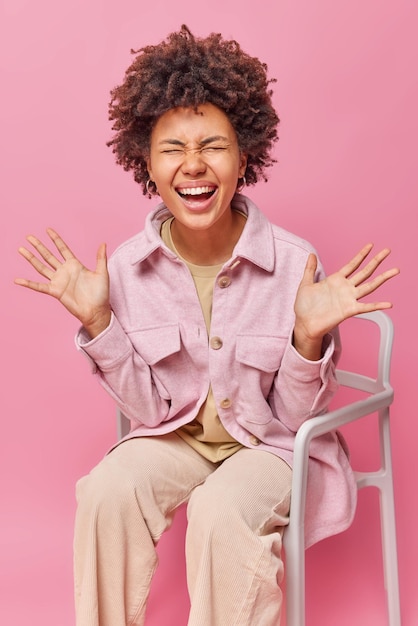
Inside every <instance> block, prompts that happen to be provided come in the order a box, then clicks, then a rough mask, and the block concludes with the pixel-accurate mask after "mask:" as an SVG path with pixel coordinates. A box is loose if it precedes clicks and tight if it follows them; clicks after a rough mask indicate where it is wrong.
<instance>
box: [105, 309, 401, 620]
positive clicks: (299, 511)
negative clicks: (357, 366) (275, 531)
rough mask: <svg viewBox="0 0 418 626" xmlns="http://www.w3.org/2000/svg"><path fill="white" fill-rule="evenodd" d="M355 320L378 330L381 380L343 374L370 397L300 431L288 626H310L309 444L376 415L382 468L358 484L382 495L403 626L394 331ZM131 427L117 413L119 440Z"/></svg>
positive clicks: (395, 608) (386, 553)
mask: <svg viewBox="0 0 418 626" xmlns="http://www.w3.org/2000/svg"><path fill="white" fill-rule="evenodd" d="M356 319H363V320H367V321H368V322H372V323H374V324H377V326H378V327H379V331H380V342H379V353H378V368H377V376H376V377H375V378H370V377H369V376H365V375H362V374H358V373H355V372H352V371H345V370H338V380H339V383H340V385H341V387H349V388H351V389H356V390H359V391H362V392H365V393H366V394H367V397H365V398H362V399H361V400H356V401H354V402H351V403H349V404H346V405H345V406H343V407H341V408H338V409H335V410H333V411H330V412H328V413H326V414H325V415H322V416H320V417H314V418H312V419H310V420H308V421H307V422H305V423H304V424H303V425H302V426H301V428H300V429H299V431H298V433H297V435H296V439H295V449H294V465H293V479H292V480H293V483H292V504H291V510H290V523H289V526H288V527H287V528H286V530H285V533H284V548H285V559H286V568H285V571H286V624H287V626H305V544H304V517H305V500H306V485H307V470H308V458H309V445H310V442H311V440H312V439H313V438H315V437H318V436H319V435H322V434H325V433H328V432H330V431H332V430H335V429H337V428H341V427H342V426H344V425H345V424H348V423H350V422H354V421H355V420H358V419H360V418H362V417H365V416H367V415H370V414H372V413H375V412H377V413H378V419H379V438H380V457H381V467H380V469H379V470H377V471H373V472H356V479H357V487H358V489H360V488H362V487H369V486H373V487H377V488H378V489H379V491H380V504H381V530H382V550H383V563H384V570H385V586H386V592H387V603H388V614H389V626H401V616H400V602H399V582H398V560H397V547H396V527H395V505H394V494H393V480H392V459H391V442H390V424H389V418H390V415H389V407H390V405H391V404H392V400H393V389H392V387H391V385H390V382H389V373H390V361H391V353H392V342H393V326H392V322H391V320H390V318H389V317H388V316H387V315H386V314H385V313H383V312H381V311H376V312H374V313H367V314H363V315H358V316H357V317H356ZM129 427H130V424H129V421H128V420H127V419H126V417H125V416H124V415H123V413H121V412H120V411H118V436H119V437H123V436H125V435H126V434H128V432H129Z"/></svg>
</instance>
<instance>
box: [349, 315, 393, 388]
mask: <svg viewBox="0 0 418 626" xmlns="http://www.w3.org/2000/svg"><path fill="white" fill-rule="evenodd" d="M354 319H357V320H362V319H363V320H368V321H370V322H373V323H374V324H376V325H377V326H378V328H379V332H380V338H379V351H378V355H377V376H376V378H372V377H369V376H365V375H363V374H359V373H356V372H352V371H346V370H340V369H339V370H337V377H338V381H339V383H340V384H341V385H342V386H345V387H351V388H353V389H359V390H360V391H364V392H367V393H376V392H377V391H381V390H382V389H387V388H389V387H390V364H391V356H392V345H393V323H392V320H391V319H390V317H388V315H387V314H386V313H384V312H383V311H373V312H372V313H362V314H361V315H357V316H356V317H355V318H354ZM343 350H344V345H343ZM359 356H360V355H359Z"/></svg>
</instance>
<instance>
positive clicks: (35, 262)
mask: <svg viewBox="0 0 418 626" xmlns="http://www.w3.org/2000/svg"><path fill="white" fill-rule="evenodd" d="M18 252H19V254H20V255H21V256H23V258H24V259H26V261H28V262H29V263H30V264H31V265H32V267H33V268H34V269H35V270H36V271H37V272H38V274H41V276H44V277H45V278H48V279H49V280H51V278H52V276H53V271H52V270H51V268H50V267H48V266H47V265H45V264H44V263H42V261H40V260H39V259H38V257H36V256H35V255H34V254H33V253H32V252H31V251H30V250H27V248H23V247H21V248H19V250H18Z"/></svg>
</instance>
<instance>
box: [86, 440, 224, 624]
mask: <svg viewBox="0 0 418 626" xmlns="http://www.w3.org/2000/svg"><path fill="white" fill-rule="evenodd" d="M216 467H217V466H216V465H215V464H213V463H210V462H209V461H206V460H205V459H203V458H202V457H201V456H200V455H199V454H197V453H196V452H195V451H194V450H193V449H192V448H190V446H188V445H187V444H186V443H185V442H184V441H183V440H182V439H180V438H179V437H178V436H177V435H175V434H170V435H165V436H163V437H158V438H157V437H155V438H152V437H146V438H136V439H131V440H129V441H126V442H124V443H122V444H121V445H119V446H118V447H117V448H116V449H115V450H113V451H112V452H111V453H110V454H109V455H107V456H106V457H105V458H104V459H103V460H102V461H101V463H99V465H98V466H97V467H96V468H95V469H93V471H92V472H91V473H90V474H89V475H88V476H86V477H84V478H82V479H81V480H80V481H79V482H78V484H77V499H78V508H77V515H76V524H75V539H74V573H75V601H76V616H77V626H141V625H142V624H143V623H144V615H145V606H146V600H147V597H148V593H149V588H150V583H151V579H152V576H153V573H154V571H155V568H156V566H157V555H156V551H155V546H156V544H157V542H158V540H159V538H160V537H161V535H162V533H163V532H164V531H165V530H166V529H167V528H168V527H169V526H170V524H171V522H172V519H173V515H174V511H175V509H176V508H177V507H178V506H179V505H180V504H181V503H182V502H185V501H187V500H188V498H189V495H190V492H191V491H192V490H193V489H194V488H195V487H196V485H198V484H200V483H201V482H202V481H204V480H205V478H206V477H207V476H208V475H209V474H210V473H211V472H213V471H214V469H215V468H216Z"/></svg>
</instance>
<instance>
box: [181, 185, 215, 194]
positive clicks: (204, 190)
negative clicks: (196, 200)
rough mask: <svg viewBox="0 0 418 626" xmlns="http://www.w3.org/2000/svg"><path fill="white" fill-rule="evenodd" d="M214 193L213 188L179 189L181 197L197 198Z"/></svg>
mask: <svg viewBox="0 0 418 626" xmlns="http://www.w3.org/2000/svg"><path fill="white" fill-rule="evenodd" d="M211 191H214V188H213V187H190V189H180V190H179V193H181V195H182V196H199V195H200V194H202V193H210V192H211Z"/></svg>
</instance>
